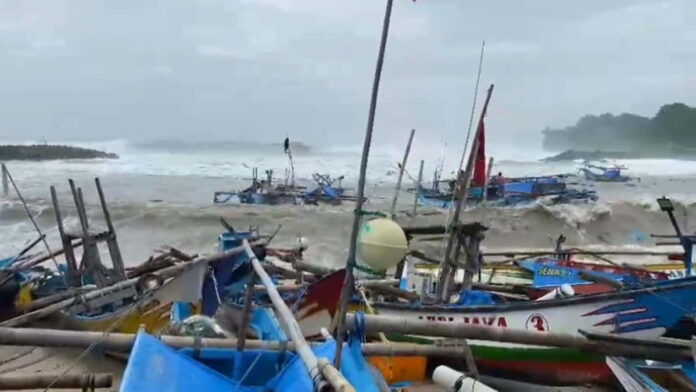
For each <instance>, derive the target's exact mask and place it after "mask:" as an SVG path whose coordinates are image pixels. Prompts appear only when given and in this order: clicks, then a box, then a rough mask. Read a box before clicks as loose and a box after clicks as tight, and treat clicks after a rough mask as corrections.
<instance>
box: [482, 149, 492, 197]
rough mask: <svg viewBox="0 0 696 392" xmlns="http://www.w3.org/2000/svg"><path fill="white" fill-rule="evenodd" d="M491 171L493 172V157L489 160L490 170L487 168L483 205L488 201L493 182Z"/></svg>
mask: <svg viewBox="0 0 696 392" xmlns="http://www.w3.org/2000/svg"><path fill="white" fill-rule="evenodd" d="M491 170H493V157H491V159H489V160H488V168H486V180H485V181H484V182H483V199H482V200H483V204H486V200H488V184H489V183H490V181H491Z"/></svg>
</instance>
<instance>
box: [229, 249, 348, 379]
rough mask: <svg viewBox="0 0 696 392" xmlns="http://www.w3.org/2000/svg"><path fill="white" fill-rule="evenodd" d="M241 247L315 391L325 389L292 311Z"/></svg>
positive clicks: (251, 255)
mask: <svg viewBox="0 0 696 392" xmlns="http://www.w3.org/2000/svg"><path fill="white" fill-rule="evenodd" d="M243 247H244V250H245V251H246V254H247V256H249V260H250V261H251V265H252V266H253V267H254V271H256V275H257V276H258V277H259V280H260V281H261V283H262V284H263V285H264V286H266V289H267V293H268V298H270V300H271V303H272V304H273V308H275V311H276V315H277V317H278V319H279V320H280V322H281V325H282V326H283V327H284V328H283V329H284V330H285V333H286V334H287V335H288V336H289V337H290V340H292V342H293V343H295V351H297V355H298V356H299V357H300V359H301V360H302V363H304V365H305V367H306V368H307V372H308V373H309V376H310V378H311V379H312V381H313V382H314V386H315V388H316V390H318V391H321V390H322V389H323V388H325V384H323V379H322V377H321V375H320V373H321V370H320V369H319V364H318V362H317V357H316V356H315V355H314V352H313V351H312V349H311V348H310V346H309V344H307V341H306V340H305V338H304V335H303V334H302V330H301V329H300V325H299V324H298V323H297V320H296V319H295V317H294V316H293V315H292V311H291V310H290V308H288V305H287V304H286V303H285V301H284V300H283V298H282V297H281V296H280V293H278V290H276V288H275V284H273V281H272V280H271V277H270V276H268V274H267V273H266V271H265V270H264V269H263V266H262V265H261V263H260V262H259V260H258V258H257V257H256V254H255V253H254V251H253V250H252V249H251V246H250V245H249V242H248V241H247V240H244V241H243ZM339 374H340V373H339ZM340 379H343V376H341V377H340V378H339V379H336V380H333V381H334V382H336V381H337V380H340ZM327 381H328V382H329V383H331V385H332V386H333V385H334V382H332V380H331V379H327ZM346 383H347V381H346Z"/></svg>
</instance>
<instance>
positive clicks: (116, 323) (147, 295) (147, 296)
mask: <svg viewBox="0 0 696 392" xmlns="http://www.w3.org/2000/svg"><path fill="white" fill-rule="evenodd" d="M161 287H164V286H160V288H161ZM153 293H154V291H149V292H146V293H145V295H143V297H142V298H140V299H139V300H138V301H136V302H135V303H134V304H132V305H131V306H130V309H126V311H125V312H124V313H123V314H122V315H121V316H120V317H119V318H118V319H116V321H114V322H113V323H112V324H111V325H109V327H108V328H107V329H106V330H104V333H103V334H102V336H101V337H99V339H97V340H95V341H94V342H92V344H90V345H89V346H88V347H87V348H86V349H85V350H84V351H83V352H82V353H80V355H78V356H77V358H75V360H74V361H72V362H71V363H70V364H68V366H67V367H66V368H65V370H64V371H63V372H62V373H60V374H59V375H57V376H56V378H54V379H53V381H51V383H50V384H48V386H47V387H46V388H45V389H44V390H43V391H44V392H46V391H48V390H49V389H51V387H53V385H54V384H55V383H57V382H58V381H59V380H60V379H61V378H63V376H65V375H66V374H67V373H68V372H69V371H70V370H71V369H72V368H73V367H74V366H75V365H77V364H78V363H79V362H80V361H81V360H82V358H84V357H85V356H86V355H87V354H89V353H90V352H91V351H92V350H93V349H94V348H95V347H96V346H97V345H99V344H100V343H101V342H102V341H103V340H104V339H105V338H106V337H107V336H109V334H110V333H111V332H113V331H114V329H116V327H118V326H119V325H120V324H121V322H123V320H124V319H125V318H126V316H128V315H130V314H131V312H133V310H135V309H138V308H139V306H140V305H142V303H143V302H145V300H146V299H150V298H151V297H152V294H153Z"/></svg>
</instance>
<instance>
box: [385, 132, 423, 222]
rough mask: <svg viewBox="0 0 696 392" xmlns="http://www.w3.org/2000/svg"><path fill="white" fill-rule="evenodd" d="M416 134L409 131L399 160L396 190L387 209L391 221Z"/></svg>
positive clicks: (393, 217) (394, 215)
mask: <svg viewBox="0 0 696 392" xmlns="http://www.w3.org/2000/svg"><path fill="white" fill-rule="evenodd" d="M415 134H416V130H415V129H411V135H410V136H409V137H408V143H406V151H404V158H403V159H402V160H401V166H399V177H398V178H397V179H396V190H394V198H393V199H392V204H391V208H390V209H389V216H391V218H392V219H396V201H397V200H398V199H399V192H401V180H403V178H404V170H406V162H407V161H408V154H409V153H410V152H411V143H413V136H414V135H415Z"/></svg>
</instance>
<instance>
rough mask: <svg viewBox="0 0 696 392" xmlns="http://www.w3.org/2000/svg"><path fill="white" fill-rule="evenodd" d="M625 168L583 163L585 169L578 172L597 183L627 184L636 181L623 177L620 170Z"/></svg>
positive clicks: (633, 178) (632, 178)
mask: <svg viewBox="0 0 696 392" xmlns="http://www.w3.org/2000/svg"><path fill="white" fill-rule="evenodd" d="M625 169H627V167H625V166H621V165H611V166H600V165H596V164H592V163H585V167H582V168H580V172H581V173H582V174H584V175H585V178H586V179H587V180H589V181H597V182H628V181H632V180H637V178H635V177H629V176H624V175H623V174H621V170H625Z"/></svg>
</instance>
